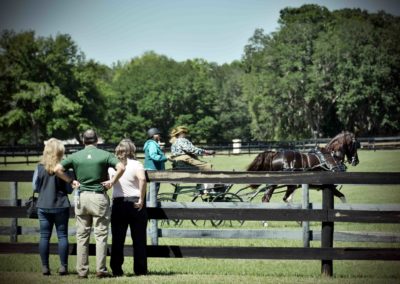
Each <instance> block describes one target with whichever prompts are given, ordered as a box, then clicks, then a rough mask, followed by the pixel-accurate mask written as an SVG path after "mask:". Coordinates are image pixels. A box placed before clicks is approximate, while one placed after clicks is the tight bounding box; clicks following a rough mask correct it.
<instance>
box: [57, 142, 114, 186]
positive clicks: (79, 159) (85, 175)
mask: <svg viewBox="0 0 400 284" xmlns="http://www.w3.org/2000/svg"><path fill="white" fill-rule="evenodd" d="M118 163H119V160H118V159H117V157H115V155H114V154H112V153H110V152H107V151H104V150H101V149H98V148H97V147H95V146H93V145H88V146H86V147H85V148H84V149H82V150H80V151H78V152H76V153H74V154H72V155H70V156H68V157H67V158H66V159H64V160H62V161H61V165H62V166H63V167H64V169H66V170H67V169H70V168H72V169H73V170H74V172H75V175H76V179H77V180H78V181H79V183H80V184H81V186H80V188H79V189H80V190H81V191H85V190H87V191H103V190H104V188H103V186H102V185H101V183H102V182H103V181H107V180H108V179H109V178H108V168H109V167H112V168H115V166H116V165H117V164H118Z"/></svg>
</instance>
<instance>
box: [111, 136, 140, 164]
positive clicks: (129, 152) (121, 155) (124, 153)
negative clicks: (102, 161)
mask: <svg viewBox="0 0 400 284" xmlns="http://www.w3.org/2000/svg"><path fill="white" fill-rule="evenodd" d="M135 153H136V146H135V144H134V143H133V142H132V141H131V140H130V139H122V140H121V142H119V144H118V146H117V147H116V148H115V156H117V158H118V159H119V160H120V161H121V162H122V163H123V164H124V165H126V163H127V161H128V158H129V159H135Z"/></svg>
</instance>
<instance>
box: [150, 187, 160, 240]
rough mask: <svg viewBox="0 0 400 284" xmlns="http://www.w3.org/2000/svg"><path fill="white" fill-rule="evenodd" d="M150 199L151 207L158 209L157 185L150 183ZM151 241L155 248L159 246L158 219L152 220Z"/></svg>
mask: <svg viewBox="0 0 400 284" xmlns="http://www.w3.org/2000/svg"><path fill="white" fill-rule="evenodd" d="M149 191H150V192H149V195H150V196H149V197H150V200H149V201H150V207H154V208H155V207H157V192H156V183H155V182H150V189H149ZM150 240H151V244H152V245H153V246H158V223H157V219H151V220H150Z"/></svg>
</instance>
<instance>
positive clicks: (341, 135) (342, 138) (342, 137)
mask: <svg viewBox="0 0 400 284" xmlns="http://www.w3.org/2000/svg"><path fill="white" fill-rule="evenodd" d="M354 136H355V135H354V134H353V133H352V132H349V131H343V132H341V133H339V134H338V135H336V136H335V137H333V138H332V140H331V141H329V142H328V144H326V146H325V148H326V149H327V150H330V151H332V150H334V148H335V147H334V146H335V144H338V143H339V144H342V145H343V144H348V143H349V142H350V141H351V139H353V138H354ZM349 138H350V141H346V140H348V139H349ZM345 142H347V143H345Z"/></svg>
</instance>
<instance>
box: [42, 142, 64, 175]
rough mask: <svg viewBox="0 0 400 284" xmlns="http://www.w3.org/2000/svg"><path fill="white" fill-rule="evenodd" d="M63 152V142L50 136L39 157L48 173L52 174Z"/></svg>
mask: <svg viewBox="0 0 400 284" xmlns="http://www.w3.org/2000/svg"><path fill="white" fill-rule="evenodd" d="M64 153H65V147H64V144H63V143H62V142H61V141H60V140H58V139H56V138H50V139H49V140H47V142H46V144H45V146H44V150H43V156H42V157H41V158H40V163H41V164H42V165H43V166H44V168H45V169H46V171H47V172H48V173H49V174H53V173H54V168H55V166H56V165H57V164H58V163H59V162H60V161H61V159H62V157H63V156H64Z"/></svg>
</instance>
